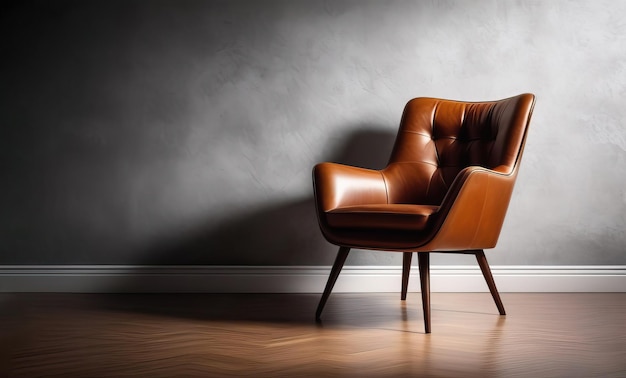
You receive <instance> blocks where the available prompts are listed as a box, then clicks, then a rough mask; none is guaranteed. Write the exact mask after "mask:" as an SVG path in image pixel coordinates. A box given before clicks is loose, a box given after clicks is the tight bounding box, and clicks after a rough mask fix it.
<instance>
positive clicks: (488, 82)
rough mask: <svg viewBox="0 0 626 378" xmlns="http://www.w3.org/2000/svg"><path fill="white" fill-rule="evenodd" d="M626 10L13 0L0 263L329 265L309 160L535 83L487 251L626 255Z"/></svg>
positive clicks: (529, 258)
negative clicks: (429, 114)
mask: <svg viewBox="0 0 626 378" xmlns="http://www.w3.org/2000/svg"><path fill="white" fill-rule="evenodd" d="M624 14H626V2H624V1H546V2H541V1H532V2H530V1H529V2H526V1H496V0H493V1H437V2H432V1H342V0H333V1H327V2H323V1H310V0H307V1H294V0H284V1H259V0H254V1H252V0H250V1H240V0H238V1H224V2H218V1H175V0H171V1H136V0H123V1H109V0H106V1H105V0H101V1H100V0H95V1H73V2H70V1H50V2H47V1H16V2H12V3H4V5H2V9H1V12H0V21H1V22H0V49H1V50H0V51H1V54H2V58H1V59H0V180H1V184H0V209H1V210H0V264H160V263H163V264H241V265H329V264H330V263H332V260H333V258H334V254H335V247H333V246H331V245H329V244H328V243H326V242H325V241H324V240H323V238H322V237H321V235H320V233H319V231H318V229H317V225H316V219H315V214H314V208H313V203H312V200H311V197H312V187H311V168H312V166H313V165H314V164H315V163H316V162H320V161H326V160H331V161H337V162H342V163H349V164H357V165H362V166H368V167H375V168H380V167H381V166H384V164H385V163H386V159H387V157H388V154H389V152H390V150H391V146H392V143H393V138H394V136H395V133H396V130H397V126H398V122H399V120H400V115H401V112H402V108H403V106H404V104H405V103H406V101H408V100H409V99H410V98H413V97H418V96H433V97H444V98H452V99H459V100H475V101H479V100H495V99H500V98H504V97H509V96H512V95H516V94H519V93H522V92H533V93H535V94H536V95H537V106H536V108H535V114H534V118H533V122H532V124H531V132H530V135H529V140H528V144H527V148H526V153H525V157H524V161H523V162H522V167H521V172H520V176H519V179H518V184H517V186H516V189H515V193H514V197H513V200H512V203H511V206H510V208H509V214H508V218H507V220H506V222H505V225H504V229H503V231H502V235H501V238H500V243H499V245H498V247H497V248H496V249H495V250H494V251H492V252H490V253H489V255H488V256H489V258H490V262H491V263H492V264H494V265H497V264H500V265H501V264H507V265H533V264H548V265H551V264H554V265H560V264H563V265H579V264H591V265H596V264H600V265H611V264H626V252H625V250H626V233H625V230H626V125H625V124H624V120H626V106H625V105H626V100H625V97H626V21H624V17H623V15H624ZM400 261H401V260H400V256H399V254H392V253H380V252H378V253H371V252H363V253H354V254H353V255H352V256H351V257H350V259H349V261H348V264H365V265H384V264H393V265H398V264H400ZM466 262H467V263H468V264H474V262H473V260H472V259H471V258H468V257H467V256H441V255H439V256H436V257H434V258H433V263H436V264H464V263H466Z"/></svg>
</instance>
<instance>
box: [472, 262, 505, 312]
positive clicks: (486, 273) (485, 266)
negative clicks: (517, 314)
mask: <svg viewBox="0 0 626 378" xmlns="http://www.w3.org/2000/svg"><path fill="white" fill-rule="evenodd" d="M474 254H475V255H476V260H477V261H478V265H479V266H480V270H481V271H482V272H483V277H485V281H487V286H489V291H490V292H491V296H492V297H493V300H494V302H496V306H497V307H498V311H499V312H500V315H506V312H505V311H504V305H503V304H502V300H501V299H500V294H499V293H498V289H497V288H496V281H494V280H493V275H492V274H491V269H490V268H489V263H487V257H485V252H484V251H483V250H479V251H476V252H474Z"/></svg>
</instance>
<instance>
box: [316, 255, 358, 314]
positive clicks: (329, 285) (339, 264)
mask: <svg viewBox="0 0 626 378" xmlns="http://www.w3.org/2000/svg"><path fill="white" fill-rule="evenodd" d="M349 252H350V248H348V247H340V248H339V252H337V257H336V258H335V263H334V264H333V268H332V269H331V270H330V276H329V277H328V282H326V288H325V289H324V294H322V298H321V299H320V303H319V304H318V305H317V311H316V312H315V320H317V321H319V320H320V316H321V315H322V311H323V310H324V306H325V305H326V301H327V300H328V297H329V296H330V292H331V291H333V287H334V286H335V282H336V281H337V277H339V273H340V272H341V268H343V264H344V263H345V262H346V258H348V253H349Z"/></svg>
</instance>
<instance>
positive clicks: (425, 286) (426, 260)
mask: <svg viewBox="0 0 626 378" xmlns="http://www.w3.org/2000/svg"><path fill="white" fill-rule="evenodd" d="M417 263H418V266H419V270H420V286H421V290H422V308H423V310H424V331H425V332H426V333H430V253H429V252H418V253H417Z"/></svg>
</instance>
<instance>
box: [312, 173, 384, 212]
mask: <svg viewBox="0 0 626 378" xmlns="http://www.w3.org/2000/svg"><path fill="white" fill-rule="evenodd" d="M313 188H314V191H315V201H316V205H317V208H318V211H320V212H326V211H330V210H332V209H335V208H337V207H342V206H354V205H367V204H385V203H387V187H386V185H385V180H384V179H383V176H382V174H381V173H380V171H377V170H372V169H365V168H358V167H352V166H348V165H343V164H337V163H320V164H317V165H316V166H315V167H314V168H313Z"/></svg>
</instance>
